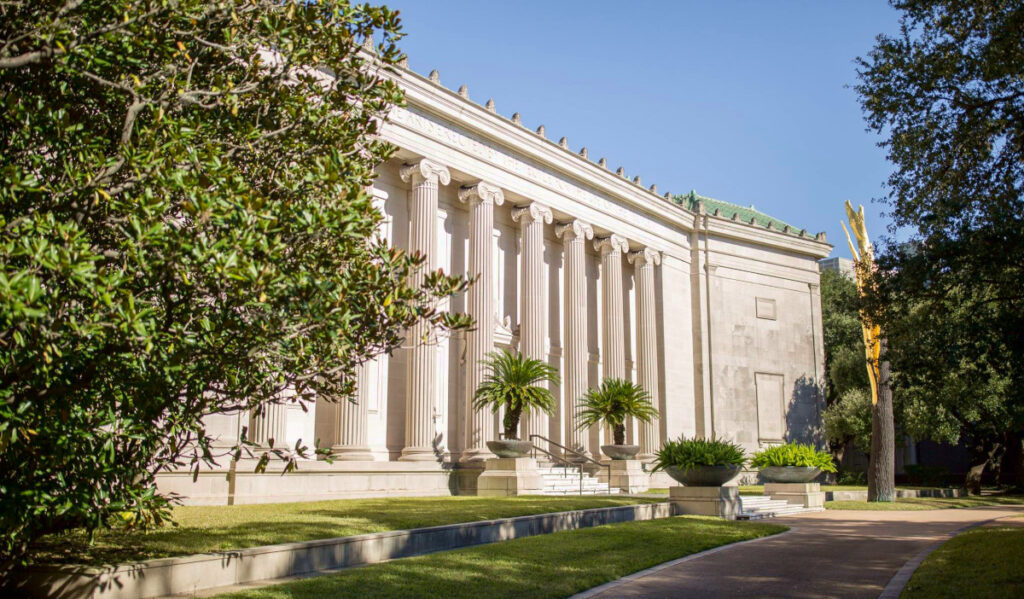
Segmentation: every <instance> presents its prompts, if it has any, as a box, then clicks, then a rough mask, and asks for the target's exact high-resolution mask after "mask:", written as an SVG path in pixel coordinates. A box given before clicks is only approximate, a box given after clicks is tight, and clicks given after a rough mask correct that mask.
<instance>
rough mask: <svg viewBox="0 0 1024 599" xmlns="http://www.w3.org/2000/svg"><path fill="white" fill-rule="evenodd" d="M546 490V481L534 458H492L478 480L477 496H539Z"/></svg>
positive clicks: (485, 463) (485, 464) (486, 463)
mask: <svg viewBox="0 0 1024 599" xmlns="http://www.w3.org/2000/svg"><path fill="white" fill-rule="evenodd" d="M543 490H544V479H543V478H542V477H541V475H540V471H538V470H537V461H536V460H534V459H533V458H491V459H489V460H487V461H486V462H484V471H483V472H482V473H481V474H480V476H479V477H478V478H477V479H476V494H477V495H480V496H482V497H508V496H511V495H537V494H540V493H541V492H543Z"/></svg>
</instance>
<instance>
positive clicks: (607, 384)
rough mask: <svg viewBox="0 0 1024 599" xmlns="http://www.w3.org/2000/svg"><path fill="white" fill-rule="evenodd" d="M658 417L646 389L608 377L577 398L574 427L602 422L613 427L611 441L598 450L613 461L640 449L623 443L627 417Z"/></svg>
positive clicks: (631, 455) (651, 418)
mask: <svg viewBox="0 0 1024 599" xmlns="http://www.w3.org/2000/svg"><path fill="white" fill-rule="evenodd" d="M657 416H658V411H657V410H656V409H655V408H654V406H653V405H651V394H650V393H648V392H647V390H646V389H644V388H643V387H641V386H640V385H638V384H636V383H634V382H633V381H627V380H625V379H618V378H612V377H609V378H606V379H604V380H603V381H601V386H600V387H598V388H597V389H588V390H587V392H586V394H584V395H583V397H582V398H581V399H580V406H579V412H578V414H577V420H578V425H577V426H578V428H579V429H580V430H583V429H587V428H590V427H591V426H593V425H595V424H600V423H604V424H605V425H607V426H608V427H609V428H611V429H612V437H613V440H614V444H613V445H602V446H601V451H603V452H604V454H605V455H606V456H608V457H610V458H611V459H613V460H629V459H632V458H633V457H634V456H635V455H636V454H637V453H639V452H640V446H639V445H626V419H627V418H630V417H632V418H635V419H636V420H639V421H641V422H650V421H651V420H653V419H654V418H656V417H657Z"/></svg>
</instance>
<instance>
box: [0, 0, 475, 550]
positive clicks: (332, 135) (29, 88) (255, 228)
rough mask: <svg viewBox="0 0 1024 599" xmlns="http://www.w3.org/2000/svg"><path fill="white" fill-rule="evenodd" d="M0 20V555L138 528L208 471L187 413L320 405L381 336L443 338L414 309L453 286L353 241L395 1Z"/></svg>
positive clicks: (396, 254)
mask: <svg viewBox="0 0 1024 599" xmlns="http://www.w3.org/2000/svg"><path fill="white" fill-rule="evenodd" d="M0 15H2V19H0V97H2V100H0V102H2V103H3V110H2V111H0V139H2V146H3V148H4V151H3V153H2V154H0V177H2V178H3V185H2V186H0V231H2V233H0V255H2V258H0V261H2V264H3V266H2V269H0V319H2V322H3V327H2V329H0V346H2V348H3V350H2V353H0V377H2V381H3V384H2V385H0V399H2V401H0V456H2V458H0V562H3V563H5V564H12V563H15V562H21V561H24V560H25V559H26V550H27V548H28V546H29V544H30V543H31V542H32V541H33V540H34V539H36V538H38V537H39V536H40V535H43V534H47V533H51V532H58V531H62V530H67V529H69V528H73V527H86V528H88V529H90V530H92V529H96V528H98V527H102V526H107V525H109V523H110V522H111V520H112V518H114V517H115V516H116V517H117V520H118V521H119V522H120V521H124V522H127V523H129V524H132V525H136V526H144V525H149V524H156V523H159V522H161V521H162V520H163V519H165V518H166V517H167V515H168V512H167V509H166V508H167V505H168V498H166V497H162V496H160V494H159V493H157V492H156V490H155V483H154V480H155V478H154V477H155V475H156V474H157V473H158V472H161V471H163V470H166V469H169V468H175V467H183V466H188V467H190V468H191V469H192V470H193V471H194V472H196V473H198V469H199V468H200V467H201V466H202V465H207V464H211V463H213V462H214V460H215V459H217V457H218V456H217V454H216V453H215V452H214V450H213V448H212V447H211V439H210V436H209V435H208V434H207V431H206V430H205V428H204V424H203V417H204V416H206V415H209V414H213V413H219V412H233V413H239V412H244V411H247V410H249V411H252V412H253V413H255V414H257V415H258V414H260V413H261V411H263V410H264V409H265V407H266V406H267V405H268V403H274V402H283V401H292V402H299V403H301V404H303V406H305V404H306V403H307V402H309V401H311V400H312V399H313V398H314V397H317V396H321V397H327V398H330V399H335V400H345V399H347V398H350V397H351V396H352V393H353V390H354V381H355V371H356V368H357V367H358V366H359V364H361V363H362V362H364V361H366V360H367V359H369V358H371V357H372V356H374V355H376V354H380V353H383V352H390V351H392V350H394V349H395V348H397V347H398V346H399V344H400V343H402V334H403V331H404V330H405V328H406V327H408V326H410V325H411V324H413V323H415V322H421V321H422V319H426V320H427V321H429V322H430V323H432V324H434V325H437V326H439V327H465V326H467V325H468V324H469V323H468V321H467V319H466V317H464V316H457V315H450V314H442V313H439V312H438V311H437V310H436V309H435V305H436V304H437V300H438V298H440V297H443V296H446V295H449V294H451V293H455V292H459V291H461V290H463V289H464V288H465V286H466V284H467V282H466V281H464V280H461V279H458V278H452V277H448V276H445V275H444V274H443V273H441V272H435V273H430V274H429V276H427V277H426V278H427V283H426V284H425V285H424V286H423V287H422V288H410V287H409V286H408V285H407V284H406V280H407V278H408V277H409V275H410V274H411V273H412V272H413V271H414V270H416V269H419V268H421V266H422V264H423V256H419V255H408V254H405V253H403V252H400V251H396V250H394V249H391V248H389V247H388V246H387V244H386V243H384V242H383V241H380V240H377V239H376V238H375V230H376V227H377V224H378V223H379V222H380V219H381V218H382V217H381V215H380V214H379V213H378V212H377V211H376V210H375V209H374V207H373V206H372V204H371V198H370V197H369V195H368V193H367V191H366V190H367V188H368V186H369V185H370V184H371V183H372V180H373V176H374V170H373V169H374V167H375V166H376V165H378V164H380V163H381V161H383V160H385V159H387V158H388V157H389V156H391V154H392V152H393V148H391V147H390V146H388V145H387V144H386V143H384V142H383V141H381V140H379V138H378V137H377V136H376V133H377V131H378V127H379V124H380V123H381V121H382V119H383V117H384V116H385V114H386V113H387V111H388V110H389V109H390V107H391V106H393V105H395V104H396V103H398V102H400V101H401V99H402V96H401V93H400V91H399V89H398V88H397V87H396V86H395V85H394V84H392V83H389V82H387V81H385V80H384V79H382V78H381V76H380V75H381V69H383V68H387V65H389V64H391V63H394V62H395V61H396V60H398V59H399V58H400V54H399V51H398V49H397V47H396V46H395V41H396V40H397V39H398V38H399V37H400V35H401V28H400V24H399V21H398V16H397V13H396V12H395V11H392V10H388V9H386V8H381V7H374V6H369V5H365V6H351V5H349V3H348V2H346V1H344V0H321V1H320V2H315V3H312V2H305V1H302V0H291V1H280V0H245V1H242V0H218V1H215V2H208V1H205V0H96V1H92V2H82V1H81V0H61V1H59V2H54V1H43V0H31V1H29V0H24V1H18V0H12V1H9V2H4V3H3V4H2V5H0ZM374 34H376V35H378V36H379V39H380V43H379V45H378V46H377V55H378V56H377V58H373V59H371V58H369V57H368V56H369V55H368V54H367V53H362V52H360V51H359V45H360V44H361V43H362V42H363V41H364V40H367V39H369V38H370V37H371V36H372V35H374ZM286 396H287V397H288V399H285V397H286ZM243 436H244V433H243ZM277 441H278V443H277V444H276V445H275V446H274V448H273V453H276V454H278V455H279V456H280V457H283V458H285V459H292V458H294V455H295V454H296V453H301V452H303V451H305V449H304V446H303V445H302V444H301V443H300V444H299V445H297V446H296V447H295V448H292V449H291V450H289V451H286V449H288V448H283V447H281V445H280V440H277ZM310 441H312V440H310ZM250 450H251V444H249V443H248V442H243V443H242V444H241V445H240V446H238V447H235V448H234V449H233V450H232V451H231V454H232V455H233V456H234V457H236V458H237V457H238V456H239V455H241V454H242V453H243V452H246V451H250ZM262 458H263V459H262V461H261V462H260V463H261V465H262V464H265V460H266V459H267V458H268V455H267V454H266V453H264V454H262ZM289 465H290V466H292V465H294V461H292V462H291V463H290V464H289Z"/></svg>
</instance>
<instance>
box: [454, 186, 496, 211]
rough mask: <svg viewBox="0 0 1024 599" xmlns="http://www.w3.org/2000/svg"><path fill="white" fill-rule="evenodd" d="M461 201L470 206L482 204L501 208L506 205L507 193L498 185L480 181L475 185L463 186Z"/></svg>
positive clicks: (460, 191)
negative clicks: (476, 203)
mask: <svg viewBox="0 0 1024 599" xmlns="http://www.w3.org/2000/svg"><path fill="white" fill-rule="evenodd" d="M459 199H460V200H462V201H463V202H466V203H468V204H471V205H472V204H473V203H475V202H480V203H483V204H495V205H498V206H501V205H502V204H504V203H505V193H504V192H502V191H501V188H500V187H498V186H497V185H491V184H490V183H487V182H486V181H480V182H478V183H476V184H475V185H463V186H462V187H460V188H459Z"/></svg>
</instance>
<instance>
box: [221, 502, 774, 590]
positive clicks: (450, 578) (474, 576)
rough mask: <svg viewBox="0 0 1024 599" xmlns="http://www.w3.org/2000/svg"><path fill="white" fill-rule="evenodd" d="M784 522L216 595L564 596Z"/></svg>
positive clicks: (691, 527) (604, 533)
mask: <svg viewBox="0 0 1024 599" xmlns="http://www.w3.org/2000/svg"><path fill="white" fill-rule="evenodd" d="M782 530H785V527H782V526H778V525H773V524H761V523H738V522H728V521H723V520H717V519H708V518H695V517H679V518H669V519H665V520H655V521H645V522H629V523H622V524H611V525H607V526H601V527H597V528H590V529H585V530H576V531H567V532H560V533H554V534H549V535H542V536H536V537H529V538H525V539H517V540H514V541H507V542H503V543H496V544H492V545H484V546H479V547H471V548H466V549H458V550H454V551H446V552H442V553H435V554H431V555H424V556H420V557H412V558H407V559H402V560H397V561H393V562H388V563H384V564H377V565H372V566H366V567H363V568H355V569H351V570H346V571H344V572H341V573H338V574H333V575H328V576H320V577H316V578H309V579H306V580H301V581H297V582H290V583H285V584H281V585H276V586H272V587H265V588H262V589H256V590H250V591H244V592H240V593H235V594H231V595H224V596H221V597H224V598H227V597H231V598H232V599H240V598H243V597H248V598H260V599H263V598H266V599H270V598H275V599H276V598H285V597H287V598H305V597H310V598H312V597H332V598H347V597H353V598H356V597H358V598H377V597H381V598H383V597H402V598H403V599H406V598H418V597H424V598H425V597H446V598H447V599H455V598H458V597H474V598H475V597H488V598H501V597H510V598H511V597H515V598H516V599H520V598H522V597H537V598H544V597H566V596H569V595H572V594H573V593H576V592H579V591H582V590H584V589H588V588H591V587H594V586H597V585H600V584H604V583H606V582H610V581H612V580H615V579H618V578H621V577H622V576H625V575H627V574H630V573H632V572H636V571H638V570H642V569H645V568H649V567H652V566H654V565H656V564H660V563H663V562H665V561H668V560H671V559H675V558H678V557H681V556H684V555H689V554H691V553H696V552H699V551H703V550H706V549H710V548H713V547H717V546H719V545H723V544H726V543H733V542H736V541H742V540H746V539H751V538H756V537H760V536H765V535H768V534H774V533H777V532H781V531H782Z"/></svg>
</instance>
